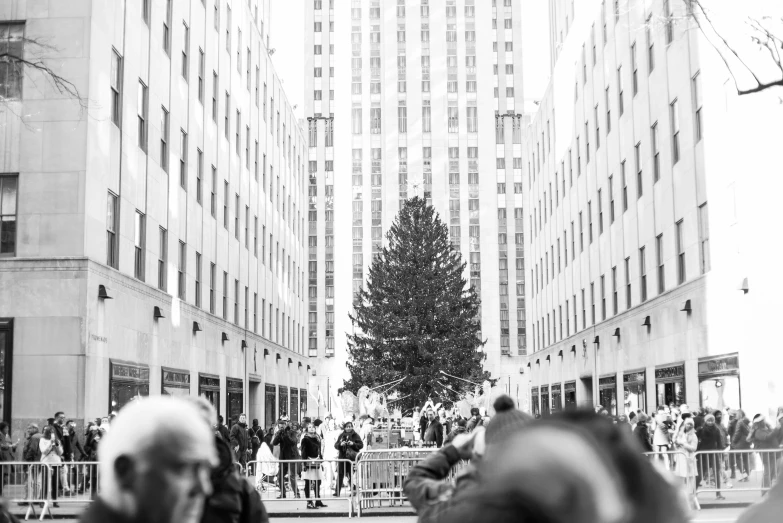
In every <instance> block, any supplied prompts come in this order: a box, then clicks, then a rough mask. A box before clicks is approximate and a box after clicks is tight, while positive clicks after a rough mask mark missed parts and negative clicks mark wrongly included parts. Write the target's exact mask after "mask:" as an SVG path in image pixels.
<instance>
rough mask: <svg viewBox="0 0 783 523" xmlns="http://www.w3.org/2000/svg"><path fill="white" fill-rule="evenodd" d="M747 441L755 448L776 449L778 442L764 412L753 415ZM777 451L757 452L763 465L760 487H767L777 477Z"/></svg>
mask: <svg viewBox="0 0 783 523" xmlns="http://www.w3.org/2000/svg"><path fill="white" fill-rule="evenodd" d="M748 442H749V443H752V444H753V448H754V449H755V450H766V451H769V450H772V449H777V448H778V446H779V442H778V440H777V437H776V436H775V431H774V430H773V428H772V425H770V424H769V423H768V422H767V417H766V416H765V415H764V414H761V413H759V414H756V415H755V416H753V424H752V425H751V427H750V434H749V435H748ZM776 454H777V453H772V452H759V457H760V458H761V465H762V467H763V473H762V475H761V487H762V488H769V487H771V486H772V484H773V483H774V482H775V478H776V477H777V470H776V465H775V458H776Z"/></svg>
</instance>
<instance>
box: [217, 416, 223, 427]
mask: <svg viewBox="0 0 783 523" xmlns="http://www.w3.org/2000/svg"><path fill="white" fill-rule="evenodd" d="M218 423H219V424H221V425H222V424H223V416H221V415H220V414H218Z"/></svg>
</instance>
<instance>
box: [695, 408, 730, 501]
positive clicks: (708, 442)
mask: <svg viewBox="0 0 783 523" xmlns="http://www.w3.org/2000/svg"><path fill="white" fill-rule="evenodd" d="M696 436H698V438H699V444H698V446H697V450H698V451H704V452H706V454H702V455H701V456H700V459H699V467H698V470H700V471H701V472H700V473H698V475H699V476H701V477H702V482H703V484H707V483H708V482H709V477H710V475H712V476H713V477H714V478H715V486H716V487H717V489H718V490H717V491H716V492H715V499H718V500H723V499H726V498H724V497H723V496H722V495H721V493H720V488H721V470H720V467H719V463H720V455H719V454H717V453H716V452H714V451H716V450H722V449H721V443H722V436H721V433H720V429H718V427H717V426H716V425H715V416H713V415H712V414H707V415H706V416H704V425H703V426H702V427H701V428H700V429H698V430H697V431H696Z"/></svg>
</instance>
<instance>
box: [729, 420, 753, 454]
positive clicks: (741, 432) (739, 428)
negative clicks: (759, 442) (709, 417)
mask: <svg viewBox="0 0 783 523" xmlns="http://www.w3.org/2000/svg"><path fill="white" fill-rule="evenodd" d="M736 421H737V423H736V425H734V435H733V436H732V437H731V448H733V449H737V450H745V449H749V448H750V443H749V442H748V436H749V435H750V420H749V419H748V418H742V419H740V420H736Z"/></svg>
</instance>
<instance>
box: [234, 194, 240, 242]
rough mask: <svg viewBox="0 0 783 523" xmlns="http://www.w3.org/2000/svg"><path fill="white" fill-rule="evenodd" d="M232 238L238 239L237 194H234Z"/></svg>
mask: <svg viewBox="0 0 783 523" xmlns="http://www.w3.org/2000/svg"><path fill="white" fill-rule="evenodd" d="M234 238H235V239H237V240H238V239H239V194H235V195H234Z"/></svg>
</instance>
